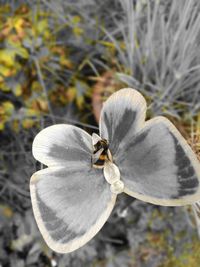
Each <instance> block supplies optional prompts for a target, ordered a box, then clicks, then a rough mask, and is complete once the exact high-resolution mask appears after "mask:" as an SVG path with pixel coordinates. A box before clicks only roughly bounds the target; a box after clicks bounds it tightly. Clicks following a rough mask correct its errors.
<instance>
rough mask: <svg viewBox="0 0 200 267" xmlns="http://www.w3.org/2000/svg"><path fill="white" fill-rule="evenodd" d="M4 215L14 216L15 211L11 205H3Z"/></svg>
mask: <svg viewBox="0 0 200 267" xmlns="http://www.w3.org/2000/svg"><path fill="white" fill-rule="evenodd" d="M3 215H4V216H5V217H7V218H11V217H12V216H13V211H12V210H11V208H10V207H8V206H4V207H3Z"/></svg>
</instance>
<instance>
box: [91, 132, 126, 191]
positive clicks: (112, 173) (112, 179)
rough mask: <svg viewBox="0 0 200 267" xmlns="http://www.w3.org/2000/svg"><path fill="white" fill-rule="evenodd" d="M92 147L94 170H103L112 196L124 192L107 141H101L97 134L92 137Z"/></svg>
mask: <svg viewBox="0 0 200 267" xmlns="http://www.w3.org/2000/svg"><path fill="white" fill-rule="evenodd" d="M92 140H93V141H92V143H93V147H94V152H93V157H92V162H93V167H94V168H103V173H104V177H105V179H106V181H107V182H108V183H109V184H110V190H111V192H112V193H114V194H120V193H122V192H123V190H124V183H123V182H122V181H121V180H120V172H119V168H118V167H117V166H116V165H115V164H114V163H113V160H112V155H111V152H110V150H109V149H108V147H109V145H108V141H107V140H106V139H101V137H100V136H98V135H97V134H93V135H92Z"/></svg>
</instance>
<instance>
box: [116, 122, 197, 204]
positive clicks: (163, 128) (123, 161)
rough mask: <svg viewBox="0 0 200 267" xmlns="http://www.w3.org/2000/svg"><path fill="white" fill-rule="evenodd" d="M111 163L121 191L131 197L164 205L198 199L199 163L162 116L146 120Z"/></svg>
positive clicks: (180, 136) (174, 129) (177, 132)
mask: <svg viewBox="0 0 200 267" xmlns="http://www.w3.org/2000/svg"><path fill="white" fill-rule="evenodd" d="M114 161H115V163H116V165H117V166H118V167H119V170H120V174H121V179H122V181H123V182H124V184H125V190H124V191H125V192H126V193H127V194H129V195H131V196H133V197H136V198H138V199H140V200H144V201H146V202H150V203H153V204H158V205H166V206H178V205H186V204H191V203H194V202H196V201H198V200H199V199H200V186H199V184H200V183H199V181H200V163H199V161H198V160H197V158H196V156H195V154H194V152H193V151H192V149H191V148H190V146H189V145H188V144H187V142H186V140H185V139H184V138H183V137H182V135H181V134H180V133H179V131H178V130H177V129H176V127H175V126H174V125H173V124H172V123H171V122H170V121H169V120H168V119H166V118H164V117H156V118H154V119H151V120H149V121H147V122H146V123H145V126H144V127H143V128H142V130H141V131H140V132H139V133H138V134H137V135H136V136H133V137H132V138H131V139H130V140H129V142H128V143H127V144H126V145H124V147H123V148H122V149H121V150H120V152H119V153H118V154H116V155H115V158H114Z"/></svg>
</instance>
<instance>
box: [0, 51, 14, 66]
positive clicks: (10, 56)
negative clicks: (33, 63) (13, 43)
mask: <svg viewBox="0 0 200 267" xmlns="http://www.w3.org/2000/svg"><path fill="white" fill-rule="evenodd" d="M0 62H1V63H3V64H4V65H5V66H8V67H13V66H14V64H15V51H14V50H11V49H3V50H0Z"/></svg>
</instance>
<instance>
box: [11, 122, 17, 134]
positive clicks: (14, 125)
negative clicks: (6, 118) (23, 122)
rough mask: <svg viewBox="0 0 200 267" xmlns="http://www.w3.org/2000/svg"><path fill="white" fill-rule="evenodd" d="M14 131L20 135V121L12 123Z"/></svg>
mask: <svg viewBox="0 0 200 267" xmlns="http://www.w3.org/2000/svg"><path fill="white" fill-rule="evenodd" d="M12 129H13V130H14V131H15V132H16V133H18V132H19V121H18V120H13V121H12Z"/></svg>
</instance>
